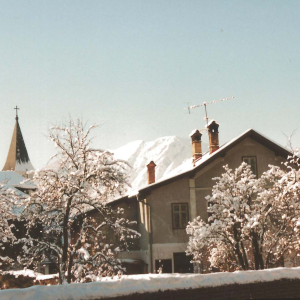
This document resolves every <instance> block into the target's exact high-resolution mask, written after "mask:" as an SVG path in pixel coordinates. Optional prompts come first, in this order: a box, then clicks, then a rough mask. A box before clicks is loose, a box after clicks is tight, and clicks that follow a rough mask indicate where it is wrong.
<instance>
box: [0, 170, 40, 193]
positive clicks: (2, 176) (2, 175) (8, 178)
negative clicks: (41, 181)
mask: <svg viewBox="0 0 300 300" xmlns="http://www.w3.org/2000/svg"><path fill="white" fill-rule="evenodd" d="M25 180H26V182H24V183H23V181H25ZM0 182H5V183H6V185H7V186H11V187H16V188H18V187H19V188H22V189H35V188H36V185H35V184H34V183H33V181H31V180H27V179H26V178H24V177H23V176H22V175H20V174H18V173H17V172H15V171H0Z"/></svg>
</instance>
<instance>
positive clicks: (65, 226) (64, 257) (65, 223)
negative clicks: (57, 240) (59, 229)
mask: <svg viewBox="0 0 300 300" xmlns="http://www.w3.org/2000/svg"><path fill="white" fill-rule="evenodd" d="M71 202H72V198H69V199H68V201H67V208H66V214H65V216H64V221H63V255H62V261H61V265H62V267H63V271H64V272H66V271H67V266H68V248H69V230H68V221H69V216H70V210H71ZM67 276H68V278H67V281H68V283H70V282H71V281H70V280H71V278H70V276H69V272H68V273H67Z"/></svg>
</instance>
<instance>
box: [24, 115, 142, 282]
mask: <svg viewBox="0 0 300 300" xmlns="http://www.w3.org/2000/svg"><path fill="white" fill-rule="evenodd" d="M93 128H95V126H92V127H90V128H89V129H88V130H85V129H84V126H83V124H82V122H81V121H80V120H77V121H73V120H70V121H69V123H68V125H67V126H56V127H53V128H52V129H51V131H50V140H52V141H53V142H54V143H55V145H56V148H57V154H56V155H55V156H54V158H55V159H57V160H58V168H57V170H48V169H43V170H38V171H36V172H35V174H34V181H35V182H36V184H37V186H38V189H37V191H36V192H34V193H33V194H32V195H31V196H30V198H29V199H28V200H27V203H26V208H25V210H24V217H26V219H27V220H28V223H27V227H28V230H30V229H32V228H35V227H36V225H37V224H42V227H43V233H42V234H41V235H40V236H39V237H38V238H33V237H32V235H30V234H29V238H28V239H27V244H28V245H30V247H26V246H25V247H24V249H25V252H26V255H25V256H26V257H27V259H28V258H31V260H27V262H30V263H33V262H34V260H33V259H32V257H33V256H34V257H39V259H43V258H44V257H45V256H48V258H49V257H55V259H56V261H57V263H58V265H59V275H60V280H61V282H62V283H65V282H68V283H70V282H72V281H84V280H87V278H88V277H89V278H92V277H93V276H111V275H113V274H115V273H116V272H118V270H119V269H120V268H121V265H120V262H119V261H118V260H116V252H117V250H120V249H126V248H127V236H130V237H132V238H135V237H136V236H138V233H137V232H136V231H134V230H133V229H130V221H128V220H126V219H124V218H122V213H123V211H122V210H121V209H119V210H114V209H112V207H111V205H110V204H108V201H109V200H111V199H113V197H116V196H117V195H121V194H122V192H123V191H124V188H125V187H126V185H127V181H126V177H125V175H124V169H125V168H126V167H127V166H126V164H125V163H124V162H122V161H118V160H115V159H114V157H113V154H111V153H110V152H109V151H102V150H97V149H92V148H91V143H90V142H91V140H90V133H91V130H92V129H93ZM115 250H116V251H115Z"/></svg>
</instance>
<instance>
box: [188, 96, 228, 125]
mask: <svg viewBox="0 0 300 300" xmlns="http://www.w3.org/2000/svg"><path fill="white" fill-rule="evenodd" d="M229 99H234V97H231V98H224V99H219V100H213V101H211V102H203V103H202V104H198V105H192V106H189V104H188V107H187V109H188V111H189V114H190V113H191V109H194V108H197V107H200V106H204V109H205V118H204V119H205V120H206V125H208V116H207V108H206V105H207V104H215V103H218V102H222V101H227V100H229Z"/></svg>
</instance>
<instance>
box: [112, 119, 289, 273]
mask: <svg viewBox="0 0 300 300" xmlns="http://www.w3.org/2000/svg"><path fill="white" fill-rule="evenodd" d="M207 130H208V137H209V151H208V152H207V153H205V154H202V150H201V148H202V147H201V138H202V134H201V133H200V132H199V131H198V130H196V131H194V132H192V134H191V140H192V153H193V160H191V162H190V166H189V168H188V169H187V170H186V171H184V172H182V173H180V174H178V175H176V176H174V177H171V178H168V179H165V180H161V181H158V182H155V163H154V162H150V163H149V164H148V166H147V168H148V185H147V186H145V187H144V188H141V189H140V190H139V191H138V193H137V194H136V195H133V196H125V197H123V198H121V199H117V200H115V201H114V202H113V205H116V204H117V203H118V204H119V205H120V206H123V207H124V205H125V204H126V205H127V206H128V203H131V204H130V208H127V210H132V209H136V210H137V211H136V213H133V212H132V211H130V212H129V215H131V216H133V215H135V216H136V221H137V224H138V225H137V227H138V231H139V232H140V233H141V238H140V239H139V241H138V243H139V249H138V250H135V251H129V252H122V253H120V256H119V257H120V259H122V260H124V261H129V260H130V259H131V260H132V261H137V260H139V261H140V262H142V264H144V265H145V266H146V267H145V268H144V270H145V272H151V273H152V272H157V271H158V269H159V268H160V267H162V268H163V272H166V273H168V272H174V273H177V272H178V273H181V272H182V273H187V272H193V265H192V264H191V263H190V260H191V257H187V256H186V254H185V250H186V248H187V243H188V235H187V234H186V231H185V228H186V225H187V223H188V222H189V221H191V220H194V219H195V218H196V217H197V216H201V218H203V219H207V218H208V213H207V201H206V199H205V197H206V196H207V195H209V194H210V193H211V190H212V187H213V185H214V181H213V180H212V178H214V177H218V176H220V175H221V174H222V173H223V171H224V169H223V166H224V165H226V164H228V165H229V167H230V168H236V167H238V166H239V165H240V164H241V162H242V161H244V162H246V163H248V164H249V165H250V166H251V169H252V171H253V173H254V174H256V175H257V176H261V174H262V173H263V172H264V171H266V170H267V169H268V165H269V164H271V165H281V162H283V161H285V160H286V158H287V157H288V155H290V154H291V153H290V152H288V151H287V150H286V149H284V148H282V147H281V146H279V145H277V144H276V143H274V142H272V141H271V140H269V139H268V138H266V137H264V136H263V135H261V134H260V133H258V132H257V131H255V130H252V129H250V130H247V131H246V132H244V133H242V134H241V135H240V136H238V137H237V138H235V139H233V140H231V141H230V142H228V143H226V144H224V145H223V146H221V147H219V124H218V123H216V122H215V121H211V122H210V123H209V124H208V125H207ZM135 203H136V204H137V205H135ZM125 213H126V209H125ZM125 217H126V216H125Z"/></svg>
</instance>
